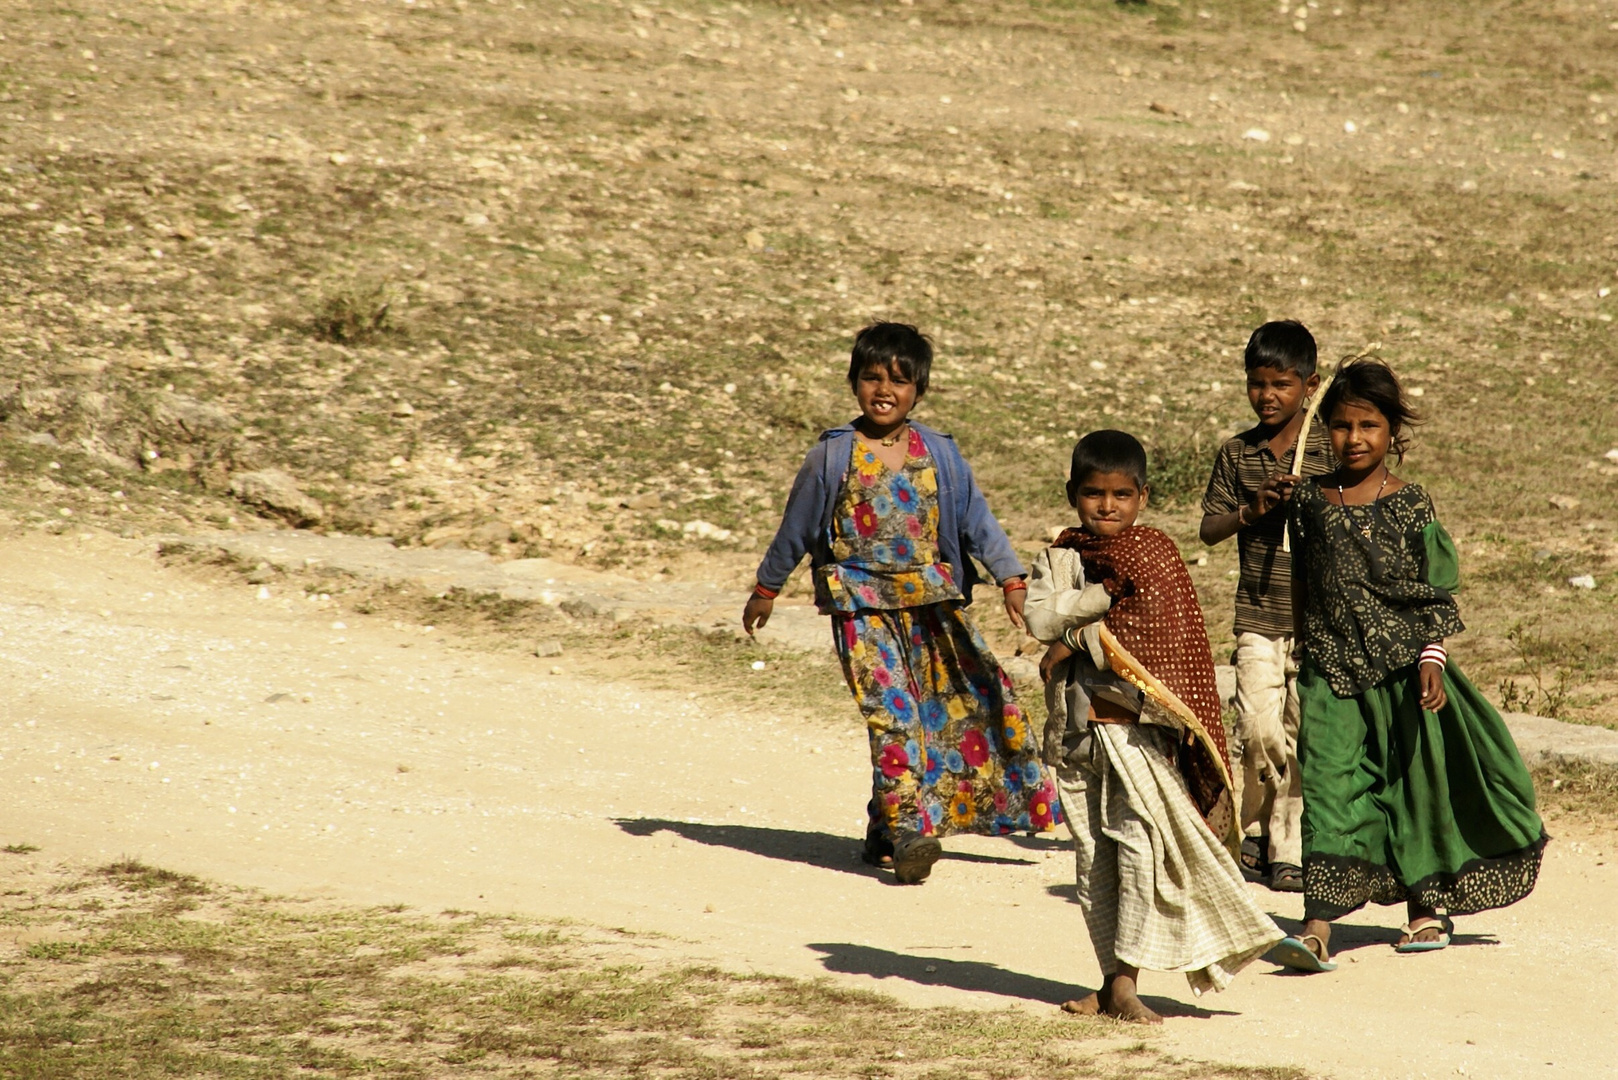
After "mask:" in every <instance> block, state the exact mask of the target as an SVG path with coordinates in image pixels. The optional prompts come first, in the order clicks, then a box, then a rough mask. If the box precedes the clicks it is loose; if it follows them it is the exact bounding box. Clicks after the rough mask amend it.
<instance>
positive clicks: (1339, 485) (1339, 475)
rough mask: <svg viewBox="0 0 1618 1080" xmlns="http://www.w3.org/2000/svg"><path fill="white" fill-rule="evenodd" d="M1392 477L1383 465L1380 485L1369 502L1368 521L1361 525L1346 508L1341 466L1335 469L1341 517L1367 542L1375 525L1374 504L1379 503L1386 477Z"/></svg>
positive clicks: (1346, 500) (1346, 502)
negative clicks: (1351, 524)
mask: <svg viewBox="0 0 1618 1080" xmlns="http://www.w3.org/2000/svg"><path fill="white" fill-rule="evenodd" d="M1392 475H1393V474H1392V473H1390V472H1388V467H1387V466H1386V465H1383V466H1382V484H1381V486H1380V487H1378V488H1377V489H1376V496H1375V498H1373V499H1372V500H1371V513H1370V519H1369V520H1368V521H1367V522H1366V523H1365V524H1364V525H1361V524H1359V522H1358V521H1356V520H1355V518H1354V514H1353V512H1352V511H1351V510H1349V508H1348V499H1347V497H1346V496H1344V494H1343V468H1342V466H1341V465H1339V466H1338V467H1337V504H1338V505H1339V506H1341V507H1342V508H1343V516H1344V517H1346V518H1347V519H1348V520H1349V521H1350V522H1352V523H1353V524H1354V525H1355V527H1356V528H1358V529H1359V530H1360V532H1361V533H1363V534H1364V536H1365V538H1366V539H1367V540H1369V539H1370V538H1371V526H1373V525H1375V524H1376V504H1377V503H1378V502H1380V501H1381V499H1382V492H1383V490H1384V489H1385V488H1386V487H1387V486H1388V477H1390V476H1392Z"/></svg>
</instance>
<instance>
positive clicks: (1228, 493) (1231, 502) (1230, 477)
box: [1197, 449, 1300, 547]
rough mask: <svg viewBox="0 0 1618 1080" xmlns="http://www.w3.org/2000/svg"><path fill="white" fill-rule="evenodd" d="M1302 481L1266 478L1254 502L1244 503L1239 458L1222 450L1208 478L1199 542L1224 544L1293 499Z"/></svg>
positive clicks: (1198, 532)
mask: <svg viewBox="0 0 1618 1080" xmlns="http://www.w3.org/2000/svg"><path fill="white" fill-rule="evenodd" d="M1299 479H1300V478H1299V477H1296V476H1291V475H1279V476H1269V477H1265V479H1264V483H1263V484H1262V485H1261V486H1260V487H1259V489H1258V493H1257V494H1256V495H1255V496H1254V497H1253V498H1252V500H1251V501H1244V500H1243V499H1242V497H1241V495H1240V493H1239V491H1238V490H1237V485H1236V456H1235V454H1233V453H1231V452H1229V451H1227V450H1224V449H1221V450H1220V451H1219V456H1218V457H1217V458H1215V459H1214V465H1213V471H1212V472H1211V473H1209V475H1208V490H1207V492H1206V493H1205V494H1204V495H1203V497H1202V525H1201V526H1200V527H1199V528H1198V529H1197V537H1198V539H1200V540H1201V541H1202V542H1203V543H1204V544H1207V545H1208V546H1209V547H1213V546H1214V545H1215V544H1222V543H1224V542H1225V541H1226V540H1229V539H1230V538H1231V537H1232V536H1235V535H1236V534H1237V533H1239V532H1241V531H1242V530H1243V529H1245V528H1246V527H1247V526H1249V525H1251V524H1253V523H1254V522H1255V521H1257V520H1258V519H1259V518H1261V517H1263V516H1264V515H1265V514H1268V513H1269V512H1270V511H1271V510H1274V509H1275V508H1276V507H1277V506H1279V505H1281V504H1282V503H1283V502H1286V501H1287V500H1288V499H1290V498H1291V497H1292V492H1293V489H1294V488H1295V486H1296V485H1297V483H1298V480H1299Z"/></svg>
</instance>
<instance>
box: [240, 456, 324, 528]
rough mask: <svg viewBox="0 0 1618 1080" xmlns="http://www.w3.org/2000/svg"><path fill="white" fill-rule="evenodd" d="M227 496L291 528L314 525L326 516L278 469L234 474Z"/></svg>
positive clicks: (316, 504) (322, 510)
mask: <svg viewBox="0 0 1618 1080" xmlns="http://www.w3.org/2000/svg"><path fill="white" fill-rule="evenodd" d="M230 493H231V494H232V495H234V496H236V497H237V498H238V499H240V500H241V501H242V502H244V503H249V504H251V505H254V506H258V507H260V508H261V509H264V510H267V511H269V512H271V513H273V514H275V515H277V516H279V517H282V518H285V519H286V520H287V521H289V522H291V523H292V524H293V525H313V524H316V523H318V522H320V521H321V520H322V519H324V518H325V516H326V512H325V510H324V509H323V508H322V507H321V505H320V504H319V503H318V502H316V501H315V500H314V499H311V498H310V497H309V496H308V495H305V494H304V493H303V492H302V491H300V490H298V485H297V482H296V481H295V480H293V479H292V477H290V476H288V475H287V474H286V473H284V472H282V471H281V470H279V469H260V470H259V471H257V472H245V473H237V474H236V475H235V476H232V477H231V478H230Z"/></svg>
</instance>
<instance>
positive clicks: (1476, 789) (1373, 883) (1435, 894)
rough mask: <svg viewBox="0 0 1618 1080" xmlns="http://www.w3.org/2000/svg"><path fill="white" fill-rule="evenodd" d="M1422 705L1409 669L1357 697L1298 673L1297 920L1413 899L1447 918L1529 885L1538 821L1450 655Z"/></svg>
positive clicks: (1514, 766)
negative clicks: (1437, 690) (1429, 702)
mask: <svg viewBox="0 0 1618 1080" xmlns="http://www.w3.org/2000/svg"><path fill="white" fill-rule="evenodd" d="M1444 692H1445V694H1447V695H1448V697H1449V700H1448V701H1447V702H1446V703H1445V705H1444V708H1443V709H1442V710H1440V711H1439V712H1436V713H1434V712H1428V711H1427V710H1425V709H1423V708H1422V707H1421V688H1420V684H1419V680H1418V676H1417V671H1416V666H1415V665H1414V664H1412V665H1411V666H1409V667H1407V668H1403V669H1401V670H1399V671H1395V672H1393V673H1392V674H1391V675H1389V676H1388V677H1387V678H1386V679H1383V680H1382V681H1381V682H1380V683H1377V684H1376V685H1375V686H1373V687H1371V688H1370V689H1369V690H1366V691H1364V692H1363V693H1360V694H1358V695H1357V696H1354V697H1347V698H1341V697H1338V696H1337V695H1336V694H1334V693H1332V690H1331V687H1330V686H1328V685H1327V684H1326V679H1325V676H1324V675H1322V674H1321V672H1320V670H1319V669H1318V668H1315V667H1314V666H1313V665H1311V664H1308V663H1307V662H1306V663H1305V664H1304V667H1303V670H1302V671H1300V672H1299V674H1298V704H1299V707H1300V712H1301V719H1300V722H1299V727H1298V764H1299V767H1300V769H1301V771H1302V773H1303V888H1304V917H1305V918H1310V919H1335V918H1337V917H1339V916H1342V915H1346V914H1348V913H1349V912H1351V911H1354V910H1357V909H1358V908H1360V907H1363V906H1364V905H1366V904H1368V903H1371V904H1396V903H1399V902H1401V901H1413V902H1415V903H1417V904H1420V905H1421V906H1423V907H1428V908H1437V909H1441V910H1443V911H1446V912H1447V913H1449V914H1450V915H1465V914H1469V913H1471V912H1474V911H1484V910H1487V909H1489V908H1498V907H1505V906H1506V905H1507V904H1513V903H1516V902H1517V901H1518V900H1521V899H1522V898H1523V897H1525V896H1527V895H1528V894H1529V893H1530V892H1532V891H1533V889H1534V882H1535V880H1536V879H1537V878H1538V876H1539V862H1540V857H1541V855H1542V854H1543V853H1544V849H1545V842H1546V839H1547V837H1546V836H1545V827H1544V825H1543V824H1542V823H1541V822H1540V819H1539V814H1538V813H1536V812H1535V810H1534V785H1533V782H1532V781H1531V780H1530V779H1529V776H1528V768H1527V766H1525V765H1524V764H1523V760H1522V755H1521V754H1519V753H1518V752H1517V745H1516V743H1514V742H1513V741H1512V738H1511V733H1510V732H1509V731H1507V730H1506V725H1505V721H1503V720H1502V719H1500V714H1499V713H1498V712H1496V711H1495V709H1494V706H1492V705H1490V704H1489V702H1488V701H1487V700H1486V699H1485V698H1484V697H1483V695H1482V694H1480V693H1478V691H1477V688H1476V687H1474V686H1473V685H1472V684H1471V683H1470V682H1468V681H1467V679H1466V677H1465V676H1464V675H1462V674H1461V673H1460V671H1459V670H1457V669H1456V667H1455V666H1454V664H1451V665H1450V666H1449V667H1448V668H1447V669H1446V670H1445V672H1444Z"/></svg>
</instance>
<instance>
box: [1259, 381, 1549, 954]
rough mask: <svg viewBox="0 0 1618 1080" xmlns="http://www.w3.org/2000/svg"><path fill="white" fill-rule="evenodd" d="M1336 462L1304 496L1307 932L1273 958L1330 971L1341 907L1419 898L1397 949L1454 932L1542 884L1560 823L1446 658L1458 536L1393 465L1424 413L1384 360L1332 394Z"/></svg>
mask: <svg viewBox="0 0 1618 1080" xmlns="http://www.w3.org/2000/svg"><path fill="white" fill-rule="evenodd" d="M1321 412H1322V415H1324V416H1325V417H1326V418H1327V430H1328V432H1329V433H1330V436H1331V446H1332V453H1333V455H1334V456H1335V457H1336V459H1337V462H1338V464H1337V468H1336V470H1335V471H1334V472H1333V473H1332V474H1331V475H1329V476H1325V477H1320V478H1318V479H1316V480H1309V481H1305V482H1304V483H1302V484H1301V485H1300V486H1299V488H1298V491H1297V494H1296V496H1295V497H1294V498H1293V501H1292V506H1291V509H1290V512H1289V524H1290V527H1291V529H1292V537H1293V555H1294V558H1293V575H1294V585H1293V594H1294V596H1295V598H1296V600H1295V608H1296V611H1297V616H1298V628H1297V636H1298V640H1299V641H1301V642H1302V643H1303V668H1302V671H1301V672H1300V673H1299V675H1298V699H1299V704H1300V705H1301V707H1302V724H1301V726H1300V728H1299V733H1298V762H1299V764H1300V765H1301V766H1302V772H1303V880H1304V919H1305V923H1304V931H1303V934H1302V935H1301V937H1300V940H1298V941H1293V940H1291V939H1289V940H1288V941H1287V942H1285V943H1283V945H1282V946H1281V948H1279V949H1277V950H1276V959H1278V960H1280V961H1281V962H1282V963H1285V964H1287V965H1288V966H1291V967H1297V968H1300V969H1302V970H1306V971H1329V970H1331V969H1332V968H1334V967H1336V965H1335V964H1334V963H1332V962H1331V958H1330V955H1331V954H1330V942H1331V920H1333V919H1336V918H1338V917H1340V916H1342V915H1346V914H1348V913H1349V912H1351V911H1354V910H1356V909H1358V908H1360V907H1361V906H1363V905H1364V904H1366V903H1377V904H1394V903H1398V902H1400V901H1403V902H1404V903H1405V908H1406V914H1407V919H1406V922H1405V925H1404V926H1403V927H1402V928H1401V931H1400V938H1399V942H1398V945H1397V946H1396V949H1397V951H1399V952H1430V951H1433V950H1436V949H1442V948H1444V947H1445V946H1446V945H1448V944H1449V934H1450V930H1451V924H1450V917H1451V916H1455V915H1465V914H1470V913H1472V912H1475V911H1483V910H1486V909H1488V908H1496V907H1504V906H1506V905H1507V904H1512V903H1515V902H1516V901H1518V900H1521V899H1522V898H1523V897H1525V896H1527V895H1528V894H1529V893H1530V892H1531V891H1532V890H1533V888H1534V881H1535V879H1536V878H1537V877H1538V874H1539V862H1540V856H1541V855H1542V854H1543V852H1544V847H1545V842H1546V836H1545V830H1544V826H1543V825H1542V824H1541V823H1540V819H1539V815H1538V814H1536V813H1535V812H1534V788H1533V785H1532V783H1531V782H1530V781H1529V778H1528V770H1527V768H1526V767H1524V765H1523V762H1522V758H1521V756H1519V755H1518V753H1517V747H1516V745H1515V744H1514V743H1513V742H1512V740H1511V735H1510V733H1509V732H1508V731H1507V730H1506V726H1505V724H1504V723H1503V722H1502V721H1501V719H1500V714H1499V713H1497V712H1495V710H1494V708H1493V706H1491V705H1490V704H1489V703H1488V702H1487V701H1486V700H1484V698H1483V696H1482V695H1481V694H1479V693H1478V692H1477V690H1476V689H1474V688H1473V686H1472V684H1471V683H1469V682H1468V681H1467V680H1466V678H1465V676H1463V675H1462V674H1461V673H1460V671H1458V670H1457V669H1456V668H1455V667H1454V666H1453V665H1452V664H1449V663H1448V661H1447V658H1446V657H1445V653H1444V639H1445V638H1447V637H1449V636H1450V635H1452V634H1456V633H1459V632H1460V631H1461V629H1462V626H1461V619H1460V615H1459V613H1458V612H1457V610H1456V607H1455V601H1454V600H1453V599H1451V597H1450V593H1451V592H1452V591H1453V590H1454V589H1455V587H1456V585H1457V583H1458V581H1459V564H1458V562H1457V558H1456V551H1455V545H1454V543H1453V542H1452V541H1451V540H1450V538H1449V535H1448V534H1447V533H1446V532H1445V531H1444V527H1443V526H1442V525H1440V524H1439V523H1438V519H1437V517H1436V516H1435V514H1434V512H1433V503H1432V499H1430V498H1429V497H1428V495H1427V493H1426V492H1425V491H1423V490H1422V489H1421V488H1420V487H1419V486H1418V485H1416V484H1406V483H1405V482H1404V481H1402V480H1400V479H1399V478H1398V477H1396V476H1394V475H1393V474H1392V473H1391V472H1390V471H1389V470H1388V465H1387V456H1388V454H1389V453H1390V452H1392V453H1393V454H1395V455H1396V456H1398V457H1399V459H1400V460H1403V458H1404V451H1405V449H1406V445H1407V436H1406V428H1407V427H1408V426H1409V425H1410V424H1412V423H1414V422H1416V420H1417V418H1416V417H1415V416H1414V415H1413V413H1412V412H1411V409H1410V407H1409V405H1408V404H1407V403H1406V401H1405V396H1404V391H1403V389H1402V388H1401V387H1400V386H1399V382H1398V380H1397V379H1396V378H1395V377H1394V374H1393V372H1392V371H1391V370H1389V368H1388V367H1387V365H1386V364H1383V363H1382V362H1380V361H1377V360H1370V359H1363V358H1362V359H1355V360H1351V361H1349V362H1347V363H1345V364H1344V365H1343V367H1342V368H1341V369H1339V371H1338V373H1337V376H1336V378H1335V380H1334V381H1333V382H1332V385H1331V388H1330V389H1329V390H1328V391H1327V392H1326V397H1325V399H1324V400H1323V401H1322V402H1321Z"/></svg>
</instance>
